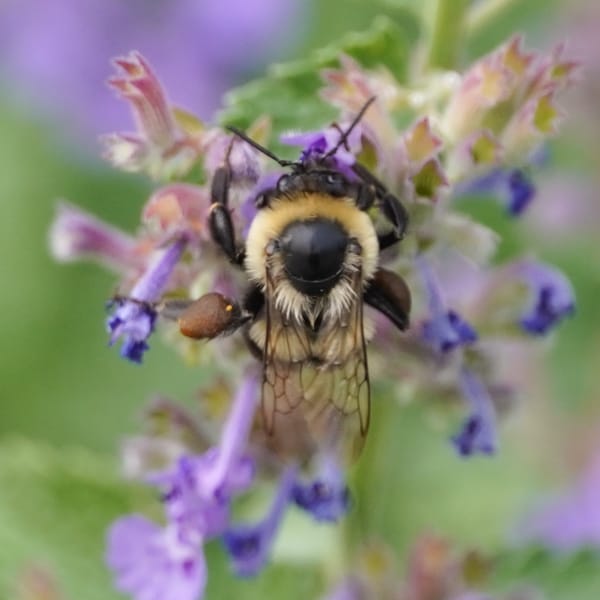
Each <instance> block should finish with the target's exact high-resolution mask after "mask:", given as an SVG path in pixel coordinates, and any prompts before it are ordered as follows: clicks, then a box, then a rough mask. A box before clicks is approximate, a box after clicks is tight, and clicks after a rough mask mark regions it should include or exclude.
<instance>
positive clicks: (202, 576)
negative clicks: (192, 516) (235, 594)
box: [106, 515, 206, 600]
mask: <svg viewBox="0 0 600 600" xmlns="http://www.w3.org/2000/svg"><path fill="white" fill-rule="evenodd" d="M201 541H202V540H201V539H200V538H196V539H186V538H184V537H182V536H181V535H180V533H179V532H178V531H177V530H176V529H174V528H172V527H169V526H167V527H166V528H165V529H162V528H160V527H159V526H158V525H156V524H154V523H152V522H151V521H148V520H147V519H146V518H144V517H142V516H140V515H130V516H128V517H124V518H122V519H120V520H118V521H116V522H115V523H114V524H113V526H112V527H111V529H110V531H109V533H108V550H107V556H106V560H107V563H108V565H109V566H110V568H111V569H112V570H113V571H114V572H115V576H116V585H117V588H118V589H119V590H120V591H122V592H125V593H128V594H131V596H133V598H135V599H136V600H148V599H150V598H160V599H161V600H198V598H200V597H201V596H202V595H203V593H204V587H205V585H206V565H205V562H204V557H203V555H202V553H201V551H200V543H201Z"/></svg>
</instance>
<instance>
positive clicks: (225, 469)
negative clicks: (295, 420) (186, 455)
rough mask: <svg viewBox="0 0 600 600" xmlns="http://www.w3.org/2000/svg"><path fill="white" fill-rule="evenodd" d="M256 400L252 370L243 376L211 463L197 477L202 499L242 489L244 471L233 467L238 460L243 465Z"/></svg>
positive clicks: (256, 387)
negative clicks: (208, 467)
mask: <svg viewBox="0 0 600 600" xmlns="http://www.w3.org/2000/svg"><path fill="white" fill-rule="evenodd" d="M257 399H258V378H257V375H256V373H254V371H253V370H249V371H247V372H246V374H245V375H244V379H243V380H242V383H241V385H240V387H239V388H238V391H237V394H236V395H235V398H234V400H233V405H232V407H231V410H230V413H229V416H228V418H227V421H226V423H225V426H224V428H223V431H222V433H221V439H220V441H219V445H218V447H217V448H216V450H215V452H216V456H215V459H214V462H213V463H212V465H211V467H210V469H207V470H206V472H204V473H202V475H201V477H200V478H199V479H200V481H199V489H200V490H201V493H202V494H203V495H204V496H210V497H228V496H229V495H230V494H231V493H232V492H233V491H235V490H236V489H238V488H239V487H244V486H245V484H246V481H247V479H248V475H247V471H244V470H243V469H242V470H238V469H235V468H234V467H235V465H239V464H240V461H241V462H242V464H244V453H245V451H246V444H247V442H248V435H249V433H250V428H251V426H252V422H253V420H254V413H255V410H256V402H257ZM245 464H247V462H246V463H245ZM232 475H233V476H232Z"/></svg>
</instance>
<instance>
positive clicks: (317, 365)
mask: <svg viewBox="0 0 600 600" xmlns="http://www.w3.org/2000/svg"><path fill="white" fill-rule="evenodd" d="M374 101H375V98H371V99H370V100H369V101H368V102H367V103H366V104H365V105H364V106H363V108H362V109H361V110H360V112H359V113H358V114H357V115H356V117H355V119H354V120H353V121H352V123H351V124H350V126H349V127H348V128H347V129H346V130H345V131H341V130H340V138H339V142H338V143H337V145H336V146H335V147H334V148H332V149H331V150H330V151H328V152H326V153H323V154H319V155H316V156H307V157H305V158H303V159H301V160H299V161H286V160H281V159H279V158H278V157H277V156H276V155H274V154H273V153H272V152H271V151H269V150H268V149H267V148H264V147H263V146H261V145H260V144H258V143H257V142H255V141H254V140H252V139H250V138H249V137H247V136H246V134H245V133H243V132H242V131H240V130H238V129H235V128H230V131H232V133H233V134H234V135H235V136H236V137H237V138H239V140H242V141H243V142H245V143H248V144H250V145H251V146H253V147H254V148H255V149H256V150H258V151H259V152H261V153H263V154H265V155H266V156H268V157H269V158H271V159H273V160H274V161H276V162H277V163H278V164H279V165H280V166H281V167H283V168H284V169H286V172H285V173H284V174H283V175H281V177H280V178H279V179H278V181H277V183H276V185H275V186H274V187H273V188H272V189H269V190H267V191H265V192H264V193H263V194H261V196H260V197H259V198H258V199H257V200H256V208H257V214H256V216H255V218H254V219H253V221H252V223H251V225H250V229H249V231H248V233H247V237H246V240H245V243H244V244H243V245H239V244H238V242H237V241H236V239H235V232H234V227H233V223H232V219H231V215H230V212H229V208H228V200H229V192H230V182H231V180H232V176H231V170H230V167H229V166H228V165H224V166H222V167H221V168H219V169H218V170H217V171H216V172H215V174H214V177H213V180H212V186H211V195H212V206H211V210H210V215H209V230H210V233H211V236H212V238H213V240H214V242H215V243H216V244H217V246H219V247H220V248H221V249H222V250H223V252H224V253H225V254H226V255H227V257H229V259H230V261H231V262H232V263H233V264H235V265H238V266H239V267H240V268H242V269H244V270H245V272H246V274H247V276H248V279H249V282H250V287H249V289H248V291H247V293H246V295H245V297H244V298H243V299H242V300H241V301H236V300H234V299H230V298H225V297H223V296H222V295H220V294H217V293H215V292H211V293H209V294H206V295H205V296H203V297H202V298H200V299H198V300H196V301H193V302H191V303H190V304H189V305H187V306H186V307H185V309H184V310H182V311H180V313H179V314H178V319H179V324H180V329H181V331H182V333H184V335H187V336H189V337H192V338H195V339H206V338H213V337H216V336H217V335H221V334H224V333H231V332H232V331H235V330H236V329H242V331H243V334H244V338H245V340H246V342H247V344H248V347H249V348H250V350H251V351H252V353H253V354H254V355H256V356H257V357H258V358H259V360H261V361H262V401H261V413H262V422H263V425H264V430H265V432H266V435H267V438H268V440H269V442H270V445H271V446H272V448H273V449H274V450H275V451H276V452H277V453H279V454H280V455H283V456H294V457H296V458H298V457H301V456H310V455H312V453H313V452H314V451H316V450H330V451H333V452H335V453H336V454H338V455H341V456H343V457H344V460H352V459H354V458H355V457H356V456H358V454H359V452H360V450H361V448H362V446H363V443H364V440H365V436H366V434H367V430H368V428H369V421H370V386H369V369H368V362H367V344H368V342H369V339H370V336H371V335H372V331H371V330H372V327H371V326H369V324H368V323H367V322H366V320H365V317H364V305H365V304H367V305H369V306H371V307H373V308H374V309H375V310H377V311H379V312H381V313H383V315H385V316H386V317H387V318H388V319H389V320H390V321H391V322H392V323H393V324H394V325H395V326H396V327H398V328H399V329H400V330H404V329H406V328H407V327H408V324H409V312H410V303H411V300H410V291H409V289H408V286H407V284H406V283H405V282H404V280H403V279H402V278H401V277H399V276H398V275H396V274H395V273H392V272H391V271H388V270H386V269H383V268H382V267H380V266H379V264H378V263H379V256H380V253H381V251H382V250H384V249H385V248H388V247H389V246H391V245H393V244H395V243H396V242H399V241H400V240H401V239H402V238H403V236H404V233H405V230H406V227H407V223H408V216H407V213H406V210H405V209H404V207H403V206H402V204H401V203H400V201H399V200H398V199H397V198H396V197H395V196H394V195H392V194H391V193H390V192H388V190H387V189H386V188H385V186H384V185H383V183H381V181H380V180H379V179H378V178H376V177H375V176H374V175H373V174H372V173H371V172H370V171H369V170H367V169H366V168H365V167H364V166H362V165H360V164H358V163H355V164H354V165H353V167H352V172H353V176H352V177H348V176H347V175H344V173H342V172H340V169H338V168H337V165H336V162H335V159H334V156H335V153H336V152H337V150H339V148H340V147H341V146H342V145H343V144H347V139H348V136H349V134H350V133H351V132H352V130H353V129H354V127H356V125H357V124H358V123H359V121H360V119H361V118H362V116H363V115H364V113H365V112H366V111H367V109H368V108H369V106H370V105H371V104H372V103H373V102H374ZM239 140H238V141H239ZM372 208H376V209H379V210H380V211H381V212H382V214H383V216H384V217H385V219H386V221H387V222H388V223H389V227H387V228H386V231H384V232H380V231H377V230H376V228H375V225H374V223H373V220H372V219H371V217H370V216H369V214H368V211H370V210H371V209H372Z"/></svg>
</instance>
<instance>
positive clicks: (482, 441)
mask: <svg viewBox="0 0 600 600" xmlns="http://www.w3.org/2000/svg"><path fill="white" fill-rule="evenodd" d="M460 382H461V388H462V391H463V394H464V396H465V398H466V400H467V402H468V403H469V406H470V409H471V411H470V414H469V416H468V417H467V419H466V420H465V422H464V424H463V426H462V429H461V431H460V432H459V433H458V434H457V435H455V436H454V437H453V438H452V442H453V444H454V445H455V446H456V449H457V450H458V453H459V454H460V455H461V456H471V455H472V454H476V453H481V454H493V453H494V452H495V451H496V446H497V433H496V411H495V409H494V405H493V403H492V399H491V398H490V395H489V393H488V391H487V390H486V388H485V386H484V384H483V382H482V381H481V379H480V378H479V377H478V376H477V375H476V374H475V373H473V371H471V370H470V369H467V368H463V369H462V371H461V374H460Z"/></svg>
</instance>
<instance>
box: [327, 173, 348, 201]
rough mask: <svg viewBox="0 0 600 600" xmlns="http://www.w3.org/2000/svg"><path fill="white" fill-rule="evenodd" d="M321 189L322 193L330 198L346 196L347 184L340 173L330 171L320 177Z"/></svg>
mask: <svg viewBox="0 0 600 600" xmlns="http://www.w3.org/2000/svg"><path fill="white" fill-rule="evenodd" d="M321 187H322V189H323V191H324V192H326V193H328V194H330V195H332V196H337V197H341V196H346V195H347V194H348V182H347V181H346V178H345V177H344V176H343V175H342V174H341V173H336V172H335V171H331V172H328V173H323V174H322V175H321Z"/></svg>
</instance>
